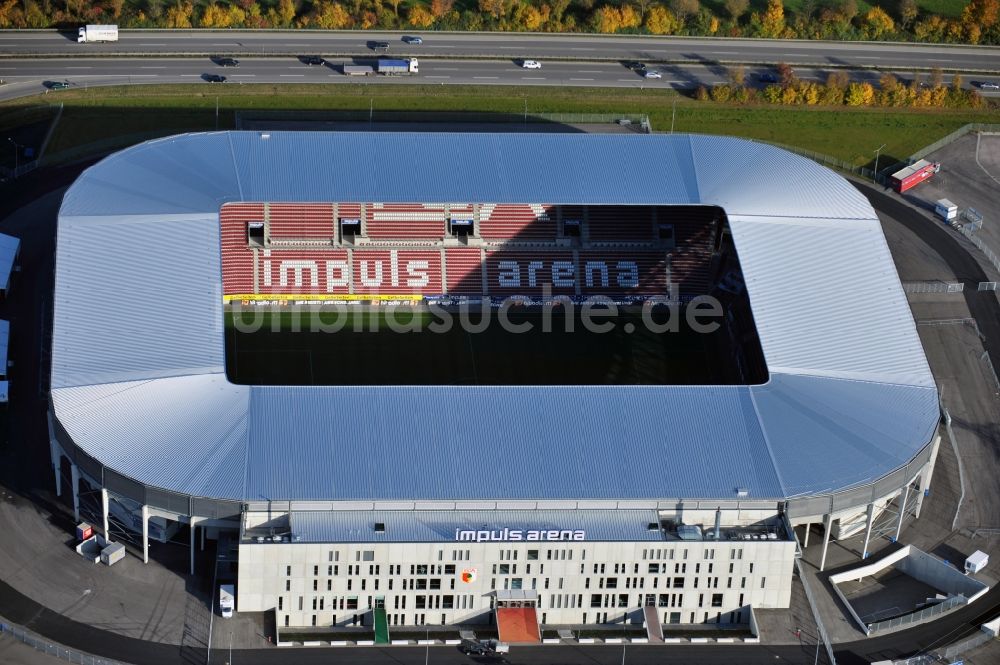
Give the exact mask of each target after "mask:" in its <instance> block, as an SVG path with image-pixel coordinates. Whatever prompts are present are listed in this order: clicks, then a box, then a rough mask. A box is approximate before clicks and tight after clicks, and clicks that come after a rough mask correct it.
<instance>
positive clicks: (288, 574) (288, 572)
mask: <svg viewBox="0 0 1000 665" xmlns="http://www.w3.org/2000/svg"><path fill="white" fill-rule="evenodd" d="M285 576H286V577H291V576H292V567H291V566H285Z"/></svg>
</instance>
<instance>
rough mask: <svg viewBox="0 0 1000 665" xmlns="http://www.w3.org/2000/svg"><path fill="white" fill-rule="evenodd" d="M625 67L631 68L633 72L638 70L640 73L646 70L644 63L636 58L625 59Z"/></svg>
mask: <svg viewBox="0 0 1000 665" xmlns="http://www.w3.org/2000/svg"><path fill="white" fill-rule="evenodd" d="M624 64H625V69H631V70H632V71H633V72H639V73H640V74H641V73H642V72H644V71H646V65H644V64H643V63H641V62H639V61H638V60H627V61H626V62H625V63H624Z"/></svg>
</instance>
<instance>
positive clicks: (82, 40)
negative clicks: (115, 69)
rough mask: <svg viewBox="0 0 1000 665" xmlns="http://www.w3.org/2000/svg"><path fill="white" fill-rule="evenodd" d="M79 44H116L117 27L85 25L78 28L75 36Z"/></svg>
mask: <svg viewBox="0 0 1000 665" xmlns="http://www.w3.org/2000/svg"><path fill="white" fill-rule="evenodd" d="M76 41H77V43H79V44H86V43H87V42H116V41H118V26H117V25H85V26H83V27H81V28H80V30H79V32H77V35H76Z"/></svg>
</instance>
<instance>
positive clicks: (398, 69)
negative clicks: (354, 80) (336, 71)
mask: <svg viewBox="0 0 1000 665" xmlns="http://www.w3.org/2000/svg"><path fill="white" fill-rule="evenodd" d="M343 71H344V74H346V75H347V76H371V75H372V74H382V75H383V76H399V75H406V74H416V73H417V72H418V71H419V63H418V62H417V59H416V58H404V59H401V60H389V59H382V60H378V61H376V62H375V65H374V66H373V65H344V66H343Z"/></svg>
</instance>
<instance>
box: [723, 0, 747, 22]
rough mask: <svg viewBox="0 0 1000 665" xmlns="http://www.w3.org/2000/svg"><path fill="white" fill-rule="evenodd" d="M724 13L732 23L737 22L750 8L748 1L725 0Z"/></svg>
mask: <svg viewBox="0 0 1000 665" xmlns="http://www.w3.org/2000/svg"><path fill="white" fill-rule="evenodd" d="M724 6H725V8H726V13H728V14H729V16H730V18H732V19H733V21H739V20H740V17H741V16H743V15H744V14H746V13H747V9H748V8H749V7H750V0H726V1H725V3H724Z"/></svg>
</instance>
